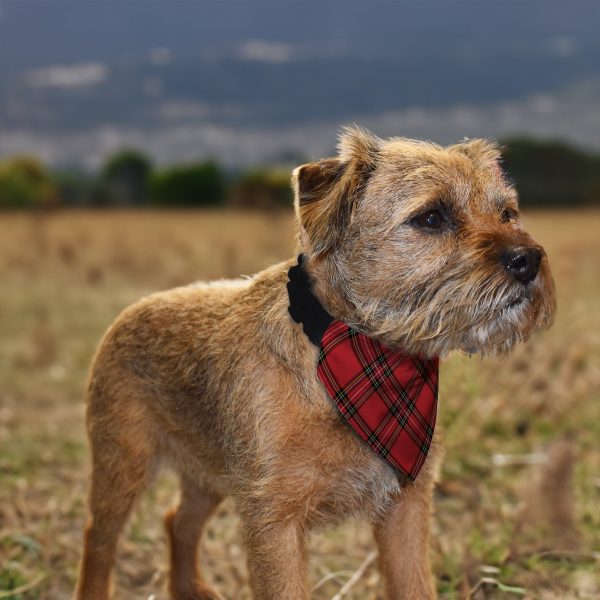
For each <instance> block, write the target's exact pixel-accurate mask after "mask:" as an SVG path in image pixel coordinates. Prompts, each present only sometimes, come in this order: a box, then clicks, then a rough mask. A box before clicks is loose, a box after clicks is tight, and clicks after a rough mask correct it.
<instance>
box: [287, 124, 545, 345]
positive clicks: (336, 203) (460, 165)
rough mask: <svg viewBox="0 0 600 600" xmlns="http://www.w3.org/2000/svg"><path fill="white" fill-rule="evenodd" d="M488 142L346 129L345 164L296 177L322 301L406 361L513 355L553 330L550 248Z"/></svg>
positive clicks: (304, 243) (303, 241) (303, 239)
mask: <svg viewBox="0 0 600 600" xmlns="http://www.w3.org/2000/svg"><path fill="white" fill-rule="evenodd" d="M499 161H500V153H499V149H498V148H497V146H496V145H494V144H493V143H491V142H489V141H486V140H472V141H468V142H464V143H460V144H456V145H453V146H449V147H445V148H443V147H440V146H437V145H435V144H431V143H425V142H418V141H414V140H408V139H402V138H392V139H389V140H381V139H379V138H376V137H375V136H373V135H371V134H369V133H368V132H366V131H364V130H361V129H348V130H345V131H344V133H343V135H342V137H341V141H340V155H339V156H338V157H337V158H333V159H326V160H323V161H320V162H317V163H310V164H308V165H303V166H301V167H298V168H297V169H296V170H295V171H294V175H293V184H294V189H295V194H296V212H297V216H298V220H299V223H300V228H299V242H300V246H301V248H302V250H303V252H304V253H305V254H306V256H307V259H308V269H309V271H310V273H311V275H312V276H313V279H314V282H315V289H316V292H317V295H318V296H319V297H320V298H321V300H322V301H323V303H324V304H325V306H326V308H327V309H328V310H330V312H332V314H334V315H336V316H337V317H338V318H340V319H342V320H344V321H345V322H346V323H348V324H349V325H352V326H354V327H356V328H357V329H359V330H361V331H363V332H365V333H367V334H368V335H371V336H373V337H376V338H378V339H380V340H381V341H382V342H383V343H385V344H387V345H389V346H393V347H402V348H404V349H406V350H407V351H409V352H415V353H423V354H426V355H434V354H436V355H443V354H446V353H447V352H449V351H451V350H455V349H461V350H465V351H467V352H481V353H486V354H491V353H499V352H504V351H507V350H509V349H510V348H511V347H512V346H513V345H514V344H515V343H517V342H519V341H522V340H524V339H526V338H527V337H528V336H529V335H530V333H531V332H532V331H533V330H535V329H536V328H540V327H547V326H549V325H550V324H551V322H552V319H553V315H554V311H555V300H554V284H553V281H552V276H551V274H550V269H549V266H548V261H547V258H546V255H545V253H544V250H543V249H542V248H541V246H539V245H538V244H536V243H535V242H534V241H533V240H532V239H531V237H530V236H529V235H528V234H527V233H526V232H525V231H524V230H523V229H522V227H521V225H520V223H519V208H518V202H517V194H516V191H515V189H514V188H513V187H512V186H511V185H510V184H509V183H508V182H507V181H506V179H505V178H504V176H503V174H502V171H501V169H500V165H499Z"/></svg>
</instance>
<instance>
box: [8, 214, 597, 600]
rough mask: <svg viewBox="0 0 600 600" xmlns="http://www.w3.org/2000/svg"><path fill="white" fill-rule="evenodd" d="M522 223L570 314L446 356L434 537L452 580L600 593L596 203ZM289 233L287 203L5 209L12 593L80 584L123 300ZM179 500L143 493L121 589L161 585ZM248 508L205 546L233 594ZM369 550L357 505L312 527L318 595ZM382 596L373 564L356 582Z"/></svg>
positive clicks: (49, 593)
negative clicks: (106, 363)
mask: <svg viewBox="0 0 600 600" xmlns="http://www.w3.org/2000/svg"><path fill="white" fill-rule="evenodd" d="M527 221H528V225H529V226H530V229H531V230H532V231H533V233H534V235H535V236H536V237H537V238H538V239H539V240H540V241H541V242H542V243H543V244H544V245H545V246H546V247H547V250H548V253H549V255H550V258H551V262H552V265H553V270H554V273H555V277H556V280H557V286H558V295H559V313H558V319H557V322H556V325H555V326H554V328H553V329H552V330H551V331H550V332H549V333H547V334H543V335H541V336H538V337H536V338H535V339H534V340H532V341H531V343H529V344H528V345H527V346H525V347H523V348H520V349H518V350H517V351H516V352H515V354H514V355H513V356H512V357H511V358H510V359H508V360H503V361H491V360H483V361H482V360H480V359H477V358H472V359H468V358H466V357H462V356H455V357H453V358H452V359H451V360H449V361H448V362H447V363H446V364H445V365H444V366H443V371H442V386H443V387H442V391H441V423H442V424H443V429H444V431H445V438H446V447H447V455H446V460H445V463H444V468H443V472H442V477H441V481H440V484H439V487H438V491H437V496H438V498H437V504H436V507H437V508H436V515H435V526H434V536H433V556H434V563H435V570H436V575H437V580H438V586H439V594H440V597H442V598H448V599H449V598H468V597H471V598H474V599H476V600H482V599H490V598H518V597H525V598H540V599H557V600H558V599H562V600H564V599H570V598H599V597H600V578H599V576H598V572H599V571H600V569H598V566H599V560H600V559H599V556H600V554H599V553H600V508H599V506H600V452H599V446H600V443H599V440H600V315H599V313H598V310H597V306H598V298H600V277H599V275H598V257H599V256H600V236H599V235H598V232H599V231H600V213H598V212H586V213H535V214H532V215H530V217H529V218H528V219H527ZM292 251H293V227H292V223H291V219H290V218H289V216H288V215H279V216H272V217H261V216H259V215H250V214H247V215H243V214H236V213H176V212H169V213H149V212H143V213H142V212H140V213H137V212H136V213H127V212H123V213H111V212H105V213H77V212H74V213H56V214H51V215H37V216H34V215H29V214H3V215H1V216H0V281H1V282H2V283H1V285H2V288H1V294H0V332H1V346H0V590H2V591H0V598H12V599H13V600H15V599H22V600H26V599H31V598H39V599H48V600H50V599H52V600H55V599H58V600H61V599H63V598H64V599H67V598H68V597H69V595H70V591H71V590H72V588H73V585H74V580H75V576H76V568H77V561H78V559H79V549H80V537H81V530H82V527H83V523H84V512H85V511H84V508H85V492H86V477H87V473H88V462H87V452H86V446H85V436H84V426H83V421H84V408H83V403H82V390H83V387H84V381H85V374H86V369H87V365H88V363H89V360H90V358H91V355H92V352H93V350H94V347H95V344H96V343H97V340H98V339H99V336H100V335H101V333H102V331H103V330H104V329H105V327H106V326H107V325H108V324H109V322H110V321H111V320H112V319H113V318H114V317H115V315H116V314H117V313H118V311H119V310H120V309H121V308H123V307H124V306H125V305H126V304H128V303H129V302H130V301H132V300H134V299H136V298H138V297H139V296H140V295H142V294H144V293H146V292H149V291H152V290H155V289H160V288H166V287H170V286H173V285H176V284H180V283H185V282H188V281H192V280H194V279H200V278H202V279H204V278H215V277H222V276H232V275H237V274H240V273H252V272H254V271H257V270H259V269H261V268H262V267H264V266H265V265H267V264H270V263H272V262H275V261H277V260H279V259H281V258H284V257H287V256H289V255H290V253H291V252H292ZM502 455H509V456H502ZM175 500H176V491H175V482H174V479H173V478H172V476H170V475H168V474H165V475H163V476H161V477H160V478H159V480H158V481H157V482H156V484H155V485H154V486H153V487H152V489H151V490H150V492H149V493H148V494H147V495H146V496H145V498H144V499H143V501H142V503H141V505H140V507H139V508H138V510H137V511H136V513H135V515H134V517H133V519H132V521H131V523H130V525H129V527H128V530H127V534H126V536H125V537H124V539H123V543H122V545H121V549H120V555H119V563H118V564H119V566H118V569H117V577H116V581H117V588H116V591H117V594H116V597H117V598H121V599H124V598H127V599H131V598H141V599H146V598H148V597H150V596H151V595H154V598H155V599H156V600H160V599H163V598H166V594H165V591H164V583H165V577H166V571H165V569H166V560H165V558H166V555H165V539H164V535H163V531H162V526H161V515H162V513H163V512H164V511H165V510H166V509H167V507H169V506H170V505H172V504H173V503H174V502H175ZM236 525H237V523H236V517H235V515H234V514H233V512H232V509H231V506H230V505H228V504H225V505H224V506H223V508H222V509H221V511H220V513H219V514H218V516H217V518H216V519H215V520H213V522H212V523H211V525H210V528H209V530H208V532H207V535H206V538H205V541H204V547H205V549H206V552H205V562H206V566H207V569H208V573H209V577H210V578H211V579H212V580H213V581H214V582H215V584H216V585H217V586H218V587H219V588H220V589H221V590H222V591H223V592H224V593H225V594H226V595H227V597H228V598H231V599H235V600H243V599H245V598H249V593H248V588H247V585H246V571H245V566H244V553H243V549H242V547H241V545H240V539H239V536H238V533H237V527H236ZM372 550H373V546H372V542H371V538H370V532H369V530H368V528H367V527H366V526H364V525H363V524H360V523H355V522H352V523H348V524H347V525H345V526H344V527H342V528H338V529H332V530H330V531H326V532H322V533H318V534H315V535H314V536H313V538H312V563H311V574H310V577H311V582H312V584H313V585H318V588H317V589H316V590H315V592H314V594H313V597H314V598H317V599H329V598H332V597H334V596H335V594H336V593H338V591H339V590H340V588H342V586H343V585H344V583H345V582H346V581H347V580H348V579H349V577H350V576H351V575H352V573H353V572H354V571H355V570H356V569H358V568H359V566H360V565H361V564H362V563H363V561H364V560H365V558H367V557H368V555H369V554H370V552H371V551H372ZM507 586H508V587H507ZM15 588H21V590H22V591H20V592H19V591H18V589H16V590H15V591H14V592H8V593H7V592H6V590H12V589H15ZM379 595H380V582H379V576H378V574H377V570H376V568H375V563H374V562H373V563H370V564H367V566H366V568H365V570H364V573H363V574H362V576H361V577H360V578H359V579H358V581H357V582H356V584H355V585H354V586H353V587H352V588H351V589H350V591H349V593H348V594H347V596H345V598H349V599H355V600H359V599H360V600H373V599H375V598H378V597H379Z"/></svg>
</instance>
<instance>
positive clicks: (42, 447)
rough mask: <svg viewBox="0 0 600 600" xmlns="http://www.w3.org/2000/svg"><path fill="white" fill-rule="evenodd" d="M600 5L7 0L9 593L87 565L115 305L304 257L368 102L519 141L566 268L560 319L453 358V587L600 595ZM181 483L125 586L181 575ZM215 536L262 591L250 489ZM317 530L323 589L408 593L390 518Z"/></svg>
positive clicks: (412, 120)
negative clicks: (400, 589)
mask: <svg viewBox="0 0 600 600" xmlns="http://www.w3.org/2000/svg"><path fill="white" fill-rule="evenodd" d="M599 28H600V4H599V3H597V2H569V3H565V2H562V3H555V2H550V1H547V2H510V1H508V2H499V1H493V0H490V1H486V2H479V3H475V2H468V1H463V2H458V1H451V0H450V1H445V2H433V1H428V2H421V3H416V2H413V3H409V2H379V1H375V2H366V1H363V2H340V1H336V2H327V1H324V2H311V1H289V2H275V1H272V2H256V1H252V0H246V1H244V2H233V1H221V2H212V1H202V2H200V1H198V2H192V1H187V2H185V1H175V0H163V1H150V0H147V1H142V0H140V1H126V0H115V1H94V0H79V1H74V0H72V1H63V0H48V1H27V2H25V1H17V0H13V1H10V0H9V1H7V0H0V281H1V288H0V289H1V293H0V598H10V599H12V600H31V599H42V600H46V599H53V600H54V599H63V598H64V599H68V598H69V595H70V593H71V591H72V588H73V586H74V582H75V578H76V572H77V562H78V560H79V552H80V540H81V532H82V529H83V527H84V522H85V498H86V483H87V477H88V474H89V462H88V454H87V447H86V442H85V425H84V423H85V411H84V404H83V391H84V388H85V378H86V372H87V368H88V365H89V362H90V360H91V357H92V355H93V352H94V349H95V347H96V345H97V343H98V340H99V338H100V336H101V335H102V333H103V331H104V330H105V329H106V327H107V326H108V325H109V324H110V322H111V321H112V320H113V319H114V318H115V317H116V315H117V314H118V313H119V311H120V310H122V309H123V308H124V307H125V306H126V305H127V304H129V303H130V302H132V301H134V300H136V299H137V298H139V297H140V296H141V295H143V294H146V293H150V292H152V291H155V290H157V289H164V288H168V287H171V286H176V285H183V284H186V283H188V282H191V281H194V280H197V279H211V278H219V277H234V276H239V275H242V274H251V273H254V272H256V271H258V270H260V269H262V268H264V267H266V266H267V265H269V264H272V263H274V262H277V261H279V260H283V259H285V258H288V257H289V256H291V255H292V253H293V252H294V249H295V240H294V223H293V218H292V211H291V193H290V189H289V173H290V169H291V168H293V167H294V166H295V165H297V164H300V163H301V162H304V161H307V160H311V159H316V158H320V157H323V156H328V155H331V154H332V153H334V152H335V144H336V136H337V133H338V131H339V128H340V126H342V125H345V124H349V123H352V122H355V123H358V124H360V125H362V126H365V127H368V128H369V129H371V130H373V131H374V132H375V133H376V134H378V135H380V136H383V137H387V136H392V135H401V136H409V137H416V138H423V139H431V140H433V141H436V142H439V143H443V144H445V143H450V142H455V141H458V140H460V139H462V138H463V137H465V136H469V137H488V136H489V137H494V138H497V139H499V140H500V141H501V143H502V144H503V146H504V163H505V165H504V166H505V168H506V171H507V173H508V175H509V177H511V178H512V179H513V180H515V182H516V184H517V186H518V189H519V191H520V196H521V205H522V207H523V209H524V210H523V212H524V221H525V225H526V227H528V228H529V230H530V231H531V232H532V234H533V235H534V237H535V238H536V239H537V240H538V241H539V242H540V243H541V244H542V245H544V246H545V248H546V250H547V252H548V255H549V259H550V264H551V266H552V268H553V273H554V275H555V279H556V284H557V290H558V301H559V312H558V317H557V321H556V324H555V325H554V327H553V329H552V330H550V331H549V332H548V333H543V334H540V335H538V336H536V337H534V339H533V340H532V341H531V342H529V343H528V344H527V345H526V346H523V347H522V348H519V349H517V350H516V351H515V353H514V354H513V355H512V356H511V357H510V358H509V359H504V360H491V359H485V360H481V359H478V358H472V359H468V358H466V357H463V356H458V355H457V356H453V357H451V358H450V359H449V360H448V361H447V362H446V363H445V364H444V366H443V370H442V390H441V403H440V422H441V426H442V429H443V431H444V437H445V440H446V441H445V445H446V448H447V453H446V460H445V463H444V466H443V469H442V472H441V475H440V481H439V484H438V487H437V490H436V514H435V521H434V535H433V538H432V555H433V559H434V566H435V572H436V579H437V582H438V593H439V596H440V598H448V599H454V598H456V599H459V598H473V599H475V600H485V599H492V598H530V599H538V598H539V599H549V600H550V599H551V600H559V599H562V600H564V599H571V598H590V599H594V598H595V599H597V598H600V578H599V576H598V572H599V571H600V569H599V568H598V567H599V561H600V509H599V508H598V507H599V506H600V468H599V467H600V408H599V407H600V316H599V313H598V297H599V295H600V275H599V265H598V259H599V257H600V108H599V107H600V36H599V35H598V31H599ZM176 488H177V486H176V481H175V480H174V478H173V477H172V476H171V475H169V474H168V473H166V474H163V475H161V476H160V477H159V478H158V480H157V482H156V484H155V485H154V486H153V487H152V488H151V490H150V491H149V493H148V494H147V495H146V496H145V497H144V499H143V501H142V503H141V505H140V507H139V509H138V510H137V511H136V513H135V514H134V516H133V518H132V521H131V523H130V525H129V527H128V529H127V532H126V534H125V536H124V538H123V542H122V544H121V547H120V551H119V559H118V566H117V569H116V586H115V597H116V598H118V599H125V598H127V599H131V598H143V599H150V598H154V600H161V599H165V598H167V595H166V591H165V581H166V575H167V561H166V546H165V539H164V535H163V530H162V525H161V518H162V517H161V515H162V513H163V512H164V511H165V510H166V509H167V508H168V507H170V506H172V505H173V504H174V503H175V502H176V498H177V489H176ZM203 544H204V547H205V550H206V552H205V553H204V556H203V562H204V563H205V564H206V570H207V577H208V578H209V580H210V581H212V582H214V583H215V585H216V586H217V587H218V588H219V589H220V590H221V591H222V593H223V594H224V595H225V597H226V598H230V599H236V600H237V599H247V598H250V596H249V589H248V585H247V574H246V569H245V564H244V550H243V547H242V544H241V539H240V537H239V534H238V531H237V517H236V516H235V512H234V510H233V507H232V506H231V505H230V504H228V503H225V504H224V505H223V507H222V508H221V509H220V511H219V513H218V514H217V516H216V518H215V519H214V520H213V522H212V523H211V525H210V527H209V529H208V531H207V535H206V537H205V540H204V542H203ZM311 548H312V556H311V564H310V578H311V586H312V587H313V593H312V596H311V597H313V598H317V599H329V598H333V597H336V598H339V597H341V596H336V594H338V593H339V591H340V589H341V588H342V587H343V586H344V584H345V583H347V582H348V580H349V579H350V578H351V577H352V575H353V574H354V573H356V571H357V570H360V571H359V575H360V577H356V578H355V579H356V582H355V583H354V584H353V585H352V586H351V588H350V589H349V590H348V591H347V592H344V593H343V597H344V598H351V599H355V600H375V599H377V598H381V597H382V596H381V594H382V589H381V581H380V578H379V575H378V572H377V569H376V564H375V562H373V561H369V560H368V559H369V557H370V556H372V555H371V553H372V551H373V549H374V547H373V544H372V541H371V537H370V531H369V529H368V527H367V526H366V525H365V524H363V523H358V522H350V523H348V524H346V525H344V526H343V527H339V528H336V529H332V530H327V531H324V532H319V533H316V534H315V535H314V536H313V537H312V539H311ZM365 559H367V562H365ZM361 566H362V569H361Z"/></svg>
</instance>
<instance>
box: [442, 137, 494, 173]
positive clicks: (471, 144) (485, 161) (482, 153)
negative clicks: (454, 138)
mask: <svg viewBox="0 0 600 600" xmlns="http://www.w3.org/2000/svg"><path fill="white" fill-rule="evenodd" d="M450 149H455V150H457V151H459V152H461V153H462V154H465V155H466V156H468V157H469V158H470V159H471V160H472V161H474V162H475V163H476V164H478V165H480V166H482V167H488V168H491V169H493V170H495V171H500V163H501V159H502V157H501V149H500V146H498V144H497V143H496V142H494V141H493V140H488V139H482V138H475V139H465V141H464V142H461V143H460V144H454V145H453V146H450Z"/></svg>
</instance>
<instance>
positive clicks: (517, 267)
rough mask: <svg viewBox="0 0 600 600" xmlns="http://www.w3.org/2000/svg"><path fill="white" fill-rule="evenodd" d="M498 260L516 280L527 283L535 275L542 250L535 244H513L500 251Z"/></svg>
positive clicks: (538, 267) (538, 268)
mask: <svg viewBox="0 0 600 600" xmlns="http://www.w3.org/2000/svg"><path fill="white" fill-rule="evenodd" d="M500 260H501V262H502V264H503V265H504V268H505V269H506V270H507V271H508V272H509V273H510V274H511V275H512V276H513V277H514V278H515V279H516V280H517V281H520V282H521V283H523V284H527V283H529V282H530V281H533V280H534V279H535V278H536V277H537V274H538V271H539V270H540V262H541V261H542V252H541V250H540V249H539V248H537V247H536V246H514V247H512V248H507V249H506V250H505V251H504V252H502V254H501V256H500Z"/></svg>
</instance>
